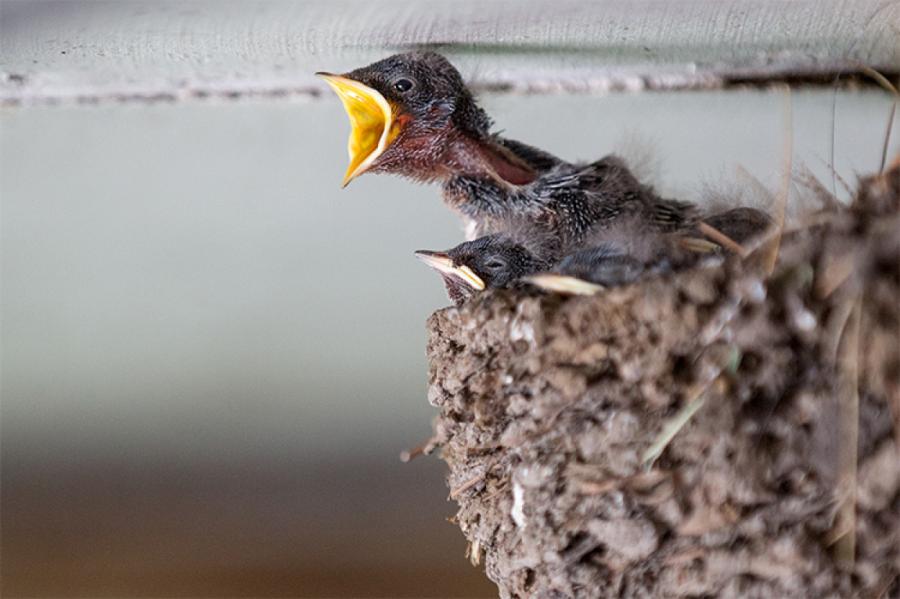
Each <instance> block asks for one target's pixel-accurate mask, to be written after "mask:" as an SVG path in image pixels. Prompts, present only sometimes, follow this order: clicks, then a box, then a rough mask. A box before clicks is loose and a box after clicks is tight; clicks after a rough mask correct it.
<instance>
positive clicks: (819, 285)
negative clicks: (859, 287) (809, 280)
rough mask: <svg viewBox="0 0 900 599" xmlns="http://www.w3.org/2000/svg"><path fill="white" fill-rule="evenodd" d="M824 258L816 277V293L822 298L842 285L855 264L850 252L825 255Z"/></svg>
mask: <svg viewBox="0 0 900 599" xmlns="http://www.w3.org/2000/svg"><path fill="white" fill-rule="evenodd" d="M825 258H826V259H825V266H824V268H822V269H821V271H820V274H819V276H817V277H816V278H817V280H816V293H818V295H819V297H820V298H822V299H826V298H827V297H828V296H830V295H831V294H832V293H834V291H835V290H836V289H837V288H838V287H840V286H841V285H843V284H844V281H846V280H847V279H848V278H850V275H851V274H853V269H854V267H855V266H856V260H855V256H854V255H853V254H852V253H850V254H841V255H840V256H834V255H833V254H832V255H826V256H825Z"/></svg>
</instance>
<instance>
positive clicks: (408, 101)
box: [320, 52, 696, 249]
mask: <svg viewBox="0 0 900 599" xmlns="http://www.w3.org/2000/svg"><path fill="white" fill-rule="evenodd" d="M320 75H321V76H322V77H324V78H325V80H326V81H327V82H328V83H329V84H330V85H331V87H332V88H333V89H334V90H335V92H337V94H338V96H339V97H340V98H341V100H342V101H343V103H344V107H345V109H346V111H347V114H348V116H349V118H350V123H351V133H350V141H349V152H350V165H349V167H348V169H347V173H346V175H345V178H344V184H345V185H346V184H347V183H348V182H349V181H351V180H352V179H354V178H356V177H358V176H359V175H361V174H362V173H365V172H376V173H378V172H380V173H393V174H399V175H402V176H406V177H410V178H413V179H416V180H419V181H436V182H440V183H441V185H442V187H443V196H444V201H445V202H446V203H447V204H448V205H449V206H450V207H451V208H453V209H454V210H456V211H457V212H458V213H459V214H460V215H461V216H462V217H463V219H464V220H465V221H466V222H467V232H468V238H469V239H473V238H476V237H479V236H483V235H488V234H491V233H504V232H506V231H507V230H508V229H507V227H509V226H510V225H511V224H514V223H515V222H516V221H518V222H519V223H523V222H527V223H529V224H532V225H538V226H541V227H542V228H543V229H544V230H545V231H546V232H547V233H550V234H552V235H554V236H555V237H556V238H557V239H558V240H559V241H560V246H561V247H562V248H563V249H573V248H575V247H578V246H579V245H581V244H582V242H583V240H584V239H585V238H586V237H587V235H588V234H589V233H590V232H591V231H592V230H594V229H595V228H597V227H598V226H599V227H602V226H606V225H608V224H609V223H610V222H611V221H613V220H615V219H616V218H618V217H619V216H622V215H638V216H640V217H642V218H643V219H644V220H645V221H646V222H647V223H648V224H650V225H651V226H653V227H654V228H656V229H659V230H674V229H678V228H681V227H683V226H685V225H686V224H689V223H690V222H692V221H693V219H695V216H696V215H695V210H694V207H693V205H691V204H688V203H684V202H677V201H674V200H666V199H663V198H660V197H659V196H658V195H656V193H655V192H654V191H653V190H652V189H651V188H650V187H647V186H645V185H643V184H641V183H640V182H639V181H638V180H637V179H636V178H635V177H634V175H632V173H631V171H629V169H628V168H627V167H626V166H625V164H624V163H623V162H622V161H621V160H620V159H618V158H617V157H615V156H607V157H606V158H603V159H601V160H598V161H596V162H593V163H591V164H573V163H570V162H566V161H564V160H561V159H560V158H557V157H556V156H553V155H552V154H549V153H547V152H544V151H542V150H539V149H537V148H534V147H531V146H528V145H526V144H523V143H520V142H517V141H513V140H510V139H505V138H503V137H501V136H499V135H497V134H494V133H491V131H490V129H491V126H492V122H491V119H490V118H489V117H488V115H487V114H486V113H485V112H484V110H482V109H481V108H480V107H479V106H478V105H477V103H476V102H475V99H474V97H473V96H472V93H471V92H470V91H469V90H468V88H467V87H466V86H465V84H464V82H463V80H462V77H461V76H460V74H459V72H458V71H457V70H456V69H455V68H454V67H453V65H452V64H450V62H449V61H447V59H446V58H444V57H443V56H440V55H439V54H435V53H433V52H410V53H406V54H397V55H394V56H391V57H389V58H386V59H384V60H380V61H378V62H376V63H373V64H371V65H369V66H366V67H363V68H359V69H356V70H354V71H351V72H349V73H346V74H344V75H332V74H329V73H320ZM513 226H514V225H513Z"/></svg>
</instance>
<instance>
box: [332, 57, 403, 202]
mask: <svg viewBox="0 0 900 599" xmlns="http://www.w3.org/2000/svg"><path fill="white" fill-rule="evenodd" d="M316 75H318V76H320V77H322V78H323V79H324V80H325V81H326V82H327V83H328V85H330V86H331V89H333V90H334V91H335V93H337V95H338V97H339V98H340V99H341V102H343V103H344V110H346V111H347V116H348V117H349V118H350V139H349V141H348V142H347V151H348V152H349V154H350V165H349V166H348V167H347V173H346V174H345V175H344V182H343V184H342V185H341V186H342V187H346V186H347V184H348V183H350V181H352V180H353V179H355V178H356V177H358V176H359V175H361V174H363V173H364V172H366V170H368V169H369V167H371V166H372V163H373V162H375V159H376V158H378V157H379V156H380V155H381V154H382V152H384V150H385V148H387V147H388V146H389V145H390V144H391V142H392V141H394V138H396V137H397V133H398V132H399V129H398V128H397V126H396V122H395V121H394V115H393V111H392V110H391V105H390V104H389V103H388V101H387V100H385V98H384V96H382V95H381V94H380V93H378V92H377V91H376V90H374V89H372V88H371V87H369V86H368V85H363V84H362V83H360V82H359V81H354V80H353V79H348V78H347V77H341V76H340V75H332V74H331V73H316Z"/></svg>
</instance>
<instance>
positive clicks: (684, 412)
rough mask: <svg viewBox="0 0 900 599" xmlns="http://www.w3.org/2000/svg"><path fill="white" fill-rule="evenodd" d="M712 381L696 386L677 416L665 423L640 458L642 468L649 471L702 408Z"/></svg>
mask: <svg viewBox="0 0 900 599" xmlns="http://www.w3.org/2000/svg"><path fill="white" fill-rule="evenodd" d="M714 380H715V379H713V380H711V381H709V382H707V383H706V384H703V385H698V386H697V387H696V389H695V390H694V392H693V393H691V395H690V398H689V399H688V401H687V403H685V404H684V406H683V407H682V408H681V409H680V410H678V413H677V414H675V415H674V416H672V418H670V419H669V420H667V421H666V423H665V424H664V425H663V429H662V431H661V432H660V433H659V435H658V436H657V437H656V439H655V440H654V441H653V443H652V444H651V445H650V447H648V448H647V450H646V451H645V452H644V453H643V455H642V456H641V464H642V465H643V466H644V468H647V469H650V468H652V467H653V463H654V462H656V460H658V459H659V456H661V455H662V452H663V451H665V449H666V447H668V445H669V443H671V442H672V439H674V438H675V435H677V434H678V431H680V430H681V429H683V428H684V425H686V424H687V423H688V422H689V421H690V420H691V418H693V416H694V414H696V413H697V410H699V409H700V408H702V407H703V404H704V402H705V401H706V396H705V395H704V393H705V391H706V390H707V389H708V388H709V386H710V385H711V384H712V383H713V381H714Z"/></svg>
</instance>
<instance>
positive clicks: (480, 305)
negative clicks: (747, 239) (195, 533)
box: [428, 168, 900, 598]
mask: <svg viewBox="0 0 900 599" xmlns="http://www.w3.org/2000/svg"><path fill="white" fill-rule="evenodd" d="M898 198H900V168H894V169H891V170H889V171H888V172H887V173H885V174H882V175H879V176H877V177H872V178H870V179H866V180H863V181H861V182H860V191H859V194H858V197H857V198H856V200H855V202H854V203H853V205H852V206H850V207H849V208H839V207H835V206H832V207H830V208H829V209H827V210H823V211H822V212H820V213H818V214H816V215H815V217H814V218H813V219H812V221H813V222H812V223H811V224H808V226H805V227H803V228H802V229H799V230H795V231H793V232H788V233H785V235H784V236H783V238H782V239H781V240H780V247H779V251H778V253H777V256H778V260H777V263H775V266H774V270H772V269H771V268H767V267H766V264H765V263H766V258H765V256H766V255H768V256H775V255H776V254H775V253H774V252H771V251H767V249H766V247H769V248H771V243H774V242H769V244H766V247H762V248H760V249H759V250H758V251H757V252H755V253H754V254H753V255H752V256H751V257H750V258H748V259H745V260H739V259H734V260H730V261H728V262H726V263H725V264H724V265H723V266H720V267H715V268H704V269H696V270H692V271H688V272H684V273H680V274H677V275H674V276H670V277H666V278H655V279H651V280H647V281H645V282H642V283H640V284H637V285H633V286H629V287H624V288H618V289H614V290H610V291H608V292H604V293H601V294H598V295H595V296H591V297H561V296H555V295H539V294H529V293H527V292H522V291H494V292H486V293H483V294H481V295H480V296H479V297H477V298H476V299H474V300H473V301H470V302H468V303H467V304H465V305H463V306H462V307H460V308H448V309H444V310H441V311H438V312H436V313H435V314H433V315H432V316H431V318H430V319H429V321H428V331H429V340H428V355H429V359H430V372H429V378H430V386H429V401H430V403H431V404H432V405H434V406H435V407H437V408H438V410H439V414H438V416H437V418H436V420H435V436H434V438H433V440H432V445H431V448H430V449H435V448H438V449H439V450H440V456H441V458H442V459H443V460H444V461H445V462H446V463H447V465H448V466H449V474H448V485H449V487H450V490H451V498H452V499H454V500H455V501H456V502H457V503H458V506H459V510H458V512H457V514H456V516H455V518H454V520H455V522H456V523H457V524H458V526H459V527H460V529H461V530H462V532H463V534H464V535H465V536H466V538H467V539H468V541H469V558H470V559H471V560H472V561H473V563H475V564H479V563H483V564H484V567H485V571H486V574H487V576H488V577H490V579H491V580H493V581H494V582H495V583H496V584H497V586H498V588H499V593H500V596H501V597H607V596H614V597H669V596H671V597H684V596H698V597H699V596H719V597H760V598H763V597H764V598H771V597H804V598H805V597H847V596H851V595H861V596H868V597H897V596H900V450H898V448H900V211H898V204H900V201H898ZM761 256H762V257H761ZM770 271H771V273H770Z"/></svg>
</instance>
